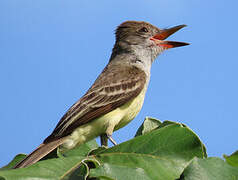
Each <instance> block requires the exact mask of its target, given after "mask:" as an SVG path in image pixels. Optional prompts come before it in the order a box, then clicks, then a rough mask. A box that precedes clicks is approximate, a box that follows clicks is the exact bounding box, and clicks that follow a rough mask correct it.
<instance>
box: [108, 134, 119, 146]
mask: <svg viewBox="0 0 238 180" xmlns="http://www.w3.org/2000/svg"><path fill="white" fill-rule="evenodd" d="M107 138H108V139H109V140H110V141H111V142H112V144H114V146H116V145H117V143H116V141H115V140H114V139H113V138H112V135H109V134H107Z"/></svg>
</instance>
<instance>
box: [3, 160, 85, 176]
mask: <svg viewBox="0 0 238 180" xmlns="http://www.w3.org/2000/svg"><path fill="white" fill-rule="evenodd" d="M86 160H88V159H85V157H81V156H74V157H67V158H57V159H50V160H45V161H40V162H38V163H36V164H33V165H32V166H29V167H27V168H20V169H11V170H2V171H0V178H1V177H2V178H5V179H7V180H19V179H24V180H32V179H41V180H55V179H67V177H70V175H71V174H72V172H74V171H75V170H76V169H77V168H79V166H80V165H81V163H82V162H83V161H86Z"/></svg>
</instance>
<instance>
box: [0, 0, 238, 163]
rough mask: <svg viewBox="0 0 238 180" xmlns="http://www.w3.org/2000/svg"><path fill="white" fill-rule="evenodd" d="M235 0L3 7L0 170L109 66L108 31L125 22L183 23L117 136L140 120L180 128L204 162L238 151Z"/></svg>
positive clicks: (128, 134)
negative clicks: (196, 141)
mask: <svg viewBox="0 0 238 180" xmlns="http://www.w3.org/2000/svg"><path fill="white" fill-rule="evenodd" d="M237 6H238V2H237V1H235V0H216V1H215V0H210V1H200V0H194V1H191V0H179V1H178V0H167V1H162V0H151V1H146V0H138V1H127V0H120V1H106V0H101V1H88V0H87V1H86V0H81V1H78V0H70V1H59V0H51V1H47V0H41V1H32V0H21V1H17V0H2V1H0V27H1V28H0V82H1V85H0V100H1V101H0V114H1V118H0V119H1V121H0V122H1V126H0V141H1V148H0V166H3V165H5V164H6V163H7V162H9V161H10V160H11V159H12V158H13V157H14V156H15V155H16V154H18V153H29V152H31V151H32V150H33V149H34V148H35V147H37V146H38V145H39V144H40V143H41V142H42V141H43V140H44V138H45V137H47V136H48V135H49V134H50V133H51V132H52V130H53V129H54V127H55V125H56V124H57V122H58V121H59V119H60V118H61V116H62V115H63V114H64V113H65V112H66V110H67V109H68V108H69V107H70V106H71V105H72V104H73V103H74V102H75V101H76V100H78V99H79V98H80V97H81V96H82V95H83V94H84V93H85V91H86V90H87V89H88V88H89V87H90V85H91V84H92V83H93V81H94V80H95V79H96V77H97V75H98V74H99V73H100V72H101V70H102V69H103V67H104V66H105V65H106V64H107V62H108V59H109V57H110V53H111V49H112V47H113V43H114V40H115V39H114V29H115V28H116V26H117V25H119V24H120V23H122V22H123V21H126V20H143V21H148V22H150V23H152V24H154V25H156V26H158V27H160V28H167V27H172V26H174V25H179V24H187V25H188V27H186V28H184V29H182V30H180V31H179V32H177V33H176V34H174V35H173V36H171V37H170V38H169V39H170V40H176V41H185V42H189V43H191V45H190V46H186V47H181V48H175V49H171V50H168V51H167V52H164V53H163V54H162V55H161V56H159V57H158V58H157V60H156V61H155V62H154V64H153V67H152V76H151V82H150V85H149V89H148V91H147V95H146V99H145V103H144V106H143V109H142V110H141V112H140V114H139V115H138V116H137V118H136V119H134V121H132V122H131V123H130V124H129V125H128V126H126V127H124V128H123V129H121V130H119V131H117V132H115V133H114V135H113V137H114V139H115V140H116V141H117V142H118V143H120V142H123V141H126V140H128V139H130V138H132V137H133V136H134V134H135V132H136V130H137V128H138V127H139V126H140V124H141V123H142V122H143V119H144V117H145V116H152V117H156V118H158V119H161V120H173V121H178V122H182V123H184V124H186V125H188V126H189V127H190V128H191V129H193V130H194V131H195V132H196V133H197V134H198V135H199V137H200V138H201V140H202V141H203V142H204V143H205V145H206V147H207V151H208V155H209V156H219V157H221V156H222V154H224V153H225V154H231V153H232V152H234V151H235V150H237V149H238V141H237V138H238V132H237V129H238V113H237V112H238V110H237V102H238V96H237V92H238V85H237V77H238V71H237V69H238V68H237V67H238V55H237V46H238V45H237V42H238V35H237V32H238V31H237V29H238V21H237V19H236V18H237V17H238V11H237Z"/></svg>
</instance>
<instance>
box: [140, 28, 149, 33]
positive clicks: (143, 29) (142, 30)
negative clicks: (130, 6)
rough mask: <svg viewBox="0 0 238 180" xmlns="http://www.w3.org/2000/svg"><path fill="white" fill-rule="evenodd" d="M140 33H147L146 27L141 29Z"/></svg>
mask: <svg viewBox="0 0 238 180" xmlns="http://www.w3.org/2000/svg"><path fill="white" fill-rule="evenodd" d="M139 31H140V32H148V29H147V28H146V27H143V28H141V29H140V30H139Z"/></svg>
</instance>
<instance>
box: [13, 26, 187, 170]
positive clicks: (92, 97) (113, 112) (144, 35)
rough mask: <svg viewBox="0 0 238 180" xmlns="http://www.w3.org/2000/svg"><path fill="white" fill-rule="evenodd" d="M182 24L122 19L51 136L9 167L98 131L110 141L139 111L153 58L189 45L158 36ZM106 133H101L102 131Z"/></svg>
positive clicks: (28, 162) (34, 159)
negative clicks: (101, 62) (107, 53)
mask: <svg viewBox="0 0 238 180" xmlns="http://www.w3.org/2000/svg"><path fill="white" fill-rule="evenodd" d="M182 27H184V25H181V26H176V27H174V28H170V29H166V30H160V29H159V28H157V27H155V26H153V25H151V24H149V23H146V22H142V21H126V22H124V23H122V24H121V25H120V26H118V28H117V30H116V42H115V45H114V48H113V52H112V55H111V58H110V60H109V63H108V65H107V66H106V67H105V69H104V70H103V72H102V73H101V74H100V75H99V77H98V78H97V79H96V81H95V82H94V84H93V85H92V86H91V88H90V89H89V90H88V91H87V92H86V94H85V95H84V96H83V97H82V98H81V99H79V100H78V101H77V102H76V103H75V104H74V105H73V106H72V107H71V108H70V109H69V110H68V111H67V112H66V113H65V115H64V116H63V117H62V118H61V120H60V121H59V123H58V124H57V126H56V127H55V129H54V131H53V132H52V134H51V135H49V136H48V137H47V138H46V139H45V140H44V142H43V143H42V144H41V145H40V146H39V147H38V148H37V149H36V150H34V151H33V152H32V153H30V154H29V155H28V156H27V157H26V158H25V159H24V160H23V161H21V162H19V163H18V164H17V165H16V166H15V167H14V168H22V167H27V166H29V165H31V164H34V163H35V162H37V161H39V160H40V159H42V158H43V157H44V156H46V155H47V154H48V153H50V152H51V151H53V150H54V149H55V148H57V147H58V146H60V145H61V146H64V147H67V148H69V149H70V148H73V147H75V146H76V145H80V144H82V143H85V142H87V141H89V140H90V139H92V138H95V137H97V136H101V140H102V141H101V143H102V144H103V145H106V144H107V142H106V141H105V139H104V137H106V138H109V139H110V140H111V141H112V142H113V143H114V144H115V141H114V140H113V139H112V137H111V135H112V133H113V131H115V130H117V129H119V128H121V127H123V126H125V125H126V124H128V123H129V122H130V121H131V120H132V119H133V118H134V117H135V116H136V115H137V113H138V112H139V111H140V109H141V107H142V104H143V100H144V96H145V91H146V89H147V85H148V83H149V79H150V68H151V64H152V62H153V61H154V60H155V58H156V57H157V56H158V55H159V54H160V53H161V52H163V51H164V50H165V49H168V48H172V47H179V46H184V45H188V44H187V43H181V42H172V41H162V40H163V39H165V38H166V37H168V36H170V35H171V34H173V33H174V32H176V31H177V30H179V29H181V28H182ZM105 135H106V136H105Z"/></svg>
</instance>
